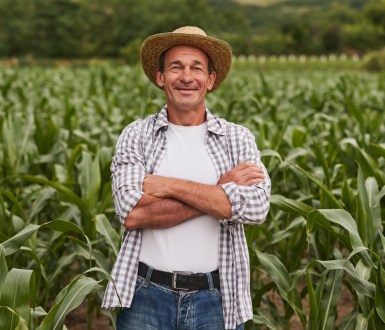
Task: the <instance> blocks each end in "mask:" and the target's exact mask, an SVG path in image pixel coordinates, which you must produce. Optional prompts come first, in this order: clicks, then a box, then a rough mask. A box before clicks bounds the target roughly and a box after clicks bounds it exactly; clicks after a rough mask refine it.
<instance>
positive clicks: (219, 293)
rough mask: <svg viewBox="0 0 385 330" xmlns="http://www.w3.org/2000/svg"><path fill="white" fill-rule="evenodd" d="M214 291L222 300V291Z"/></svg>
mask: <svg viewBox="0 0 385 330" xmlns="http://www.w3.org/2000/svg"><path fill="white" fill-rule="evenodd" d="M213 291H214V293H215V294H216V295H217V296H218V297H219V298H221V299H222V293H221V290H220V289H217V288H215V289H214V290H213Z"/></svg>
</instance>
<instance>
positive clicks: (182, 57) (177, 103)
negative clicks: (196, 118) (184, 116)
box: [157, 46, 216, 112]
mask: <svg viewBox="0 0 385 330" xmlns="http://www.w3.org/2000/svg"><path fill="white" fill-rule="evenodd" d="M208 62H209V61H208V57H207V55H206V54H205V53H204V52H203V51H201V50H199V49H197V48H193V47H187V46H177V47H174V48H171V49H169V50H168V51H167V52H166V55H165V59H164V70H163V72H160V71H158V72H157V83H158V85H159V86H160V87H162V88H163V89H164V91H165V93H166V98H167V109H168V111H169V112H170V111H176V112H178V111H202V110H204V109H205V96H206V94H207V92H208V91H210V90H211V89H212V88H213V85H214V82H215V77H216V75H215V72H212V73H211V74H210V73H209V69H208Z"/></svg>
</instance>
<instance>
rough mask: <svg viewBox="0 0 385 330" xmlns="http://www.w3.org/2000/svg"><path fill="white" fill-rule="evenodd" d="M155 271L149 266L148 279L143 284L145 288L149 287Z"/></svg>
mask: <svg viewBox="0 0 385 330" xmlns="http://www.w3.org/2000/svg"><path fill="white" fill-rule="evenodd" d="M153 270H154V268H152V267H150V266H148V268H147V273H146V278H145V279H144V282H143V286H144V287H146V288H147V287H148V285H149V284H150V280H151V275H152V271H153Z"/></svg>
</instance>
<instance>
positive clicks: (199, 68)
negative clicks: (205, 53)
mask: <svg viewBox="0 0 385 330" xmlns="http://www.w3.org/2000/svg"><path fill="white" fill-rule="evenodd" d="M193 70H194V71H197V72H203V68H202V67H200V66H195V67H193Z"/></svg>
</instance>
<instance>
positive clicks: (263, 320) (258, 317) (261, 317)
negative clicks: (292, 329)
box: [252, 314, 280, 330]
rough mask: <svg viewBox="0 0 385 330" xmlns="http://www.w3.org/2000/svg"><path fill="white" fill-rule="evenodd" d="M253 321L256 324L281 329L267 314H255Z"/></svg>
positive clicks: (271, 329)
mask: <svg viewBox="0 0 385 330" xmlns="http://www.w3.org/2000/svg"><path fill="white" fill-rule="evenodd" d="M252 322H253V323H255V324H261V325H265V326H267V328H268V329H270V330H279V329H280V328H279V327H277V326H275V325H274V323H273V322H272V321H271V320H270V319H269V318H268V317H267V315H266V314H254V316H253V319H252Z"/></svg>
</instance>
